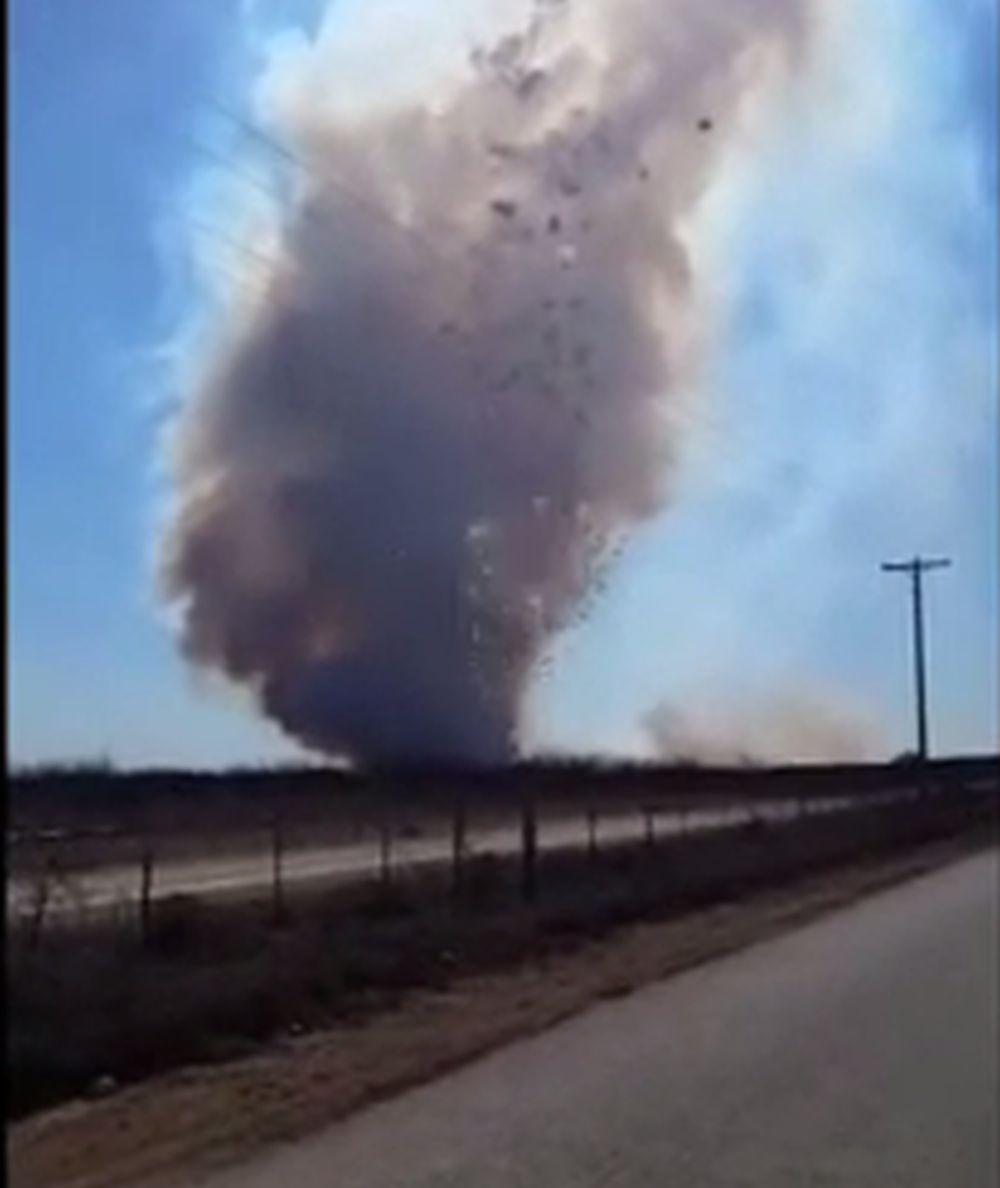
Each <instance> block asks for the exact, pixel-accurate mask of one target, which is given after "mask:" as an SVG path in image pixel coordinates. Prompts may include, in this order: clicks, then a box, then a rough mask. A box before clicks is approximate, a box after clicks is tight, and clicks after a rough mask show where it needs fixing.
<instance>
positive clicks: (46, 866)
mask: <svg viewBox="0 0 1000 1188" xmlns="http://www.w3.org/2000/svg"><path fill="white" fill-rule="evenodd" d="M40 859H41V861H40V863H39V866H40V869H39V872H38V879H37V882H35V884H34V887H33V894H32V899H31V920H30V922H29V925H28V948H29V949H31V950H34V949H37V948H38V946H39V945H40V944H41V941H42V930H43V928H44V927H45V913H46V912H47V910H48V906H49V897H50V895H51V893H52V880H53V876H54V873H55V871H54V860H53V858H52V857H51V855H46V854H45V852H44V843H43V848H42V853H41V854H40Z"/></svg>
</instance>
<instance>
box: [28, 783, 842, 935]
mask: <svg viewBox="0 0 1000 1188" xmlns="http://www.w3.org/2000/svg"><path fill="white" fill-rule="evenodd" d="M849 803H850V802H849V801H847V800H842V799H841V800H835V799H829V800H823V801H817V802H816V803H815V804H814V805H813V811H833V810H834V809H836V808H840V807H844V806H846V805H847V804H849ZM754 811H756V812H759V813H763V814H764V815H765V816H771V817H775V818H777V817H780V816H782V815H788V814H793V813H795V812H797V811H798V809H797V806H796V804H795V802H792V801H785V802H774V803H773V804H767V803H765V804H758V805H757V806H756V807H755V810H754ZM747 812H748V809H747V806H745V805H736V806H731V807H721V808H713V809H703V810H698V811H696V812H695V811H692V812H689V813H686V814H684V816H683V817H682V816H681V815H680V814H678V813H676V812H674V813H667V812H661V813H658V814H657V815H656V820H655V832H656V834H657V835H658V836H666V835H668V834H670V833H674V832H677V831H678V830H682V829H683V830H690V831H692V832H694V831H696V830H703V829H717V828H721V827H723V826H726V825H732V824H733V823H734V822H736V821H739V820H743V819H746V816H747ZM645 828H646V825H645V822H644V820H643V818H642V816H641V814H640V813H638V812H632V813H629V814H628V815H625V816H618V817H610V816H605V817H603V818H602V819H601V820H600V822H599V826H598V838H599V841H600V842H601V843H604V844H608V843H611V842H621V841H628V840H629V839H633V840H634V839H637V838H641V837H642V836H643V835H644V831H645ZM469 843H470V853H474V854H482V853H487V852H488V853H492V854H497V855H506V854H513V853H516V852H517V851H518V850H519V848H520V846H521V834H520V828H519V826H518V825H517V824H511V825H509V826H503V827H497V828H492V829H478V830H474V831H473V832H471V833H470V837H469ZM538 844H539V848H540V849H542V850H549V851H553V850H565V849H580V848H582V847H584V846H585V845H586V844H587V834H586V824H585V819H584V816H583V813H582V812H581V814H580V815H579V817H578V818H575V819H570V820H552V821H547V822H542V823H540V827H539V834H538ZM450 857H451V838H450V837H449V836H447V835H437V836H428V837H424V838H401V837H397V838H395V839H394V840H393V843H392V860H393V864H394V866H396V867H404V866H419V865H427V864H431V865H433V864H439V863H444V862H448V861H450ZM271 863H272V859H271V854H270V851H269V850H268V849H267V848H266V846H262V847H261V849H260V850H259V851H258V852H257V853H256V854H236V855H232V854H218V855H214V856H210V857H203V858H186V859H173V860H171V861H161V862H158V863H157V864H156V866H155V871H154V879H153V885H152V897H153V898H154V899H163V898H165V897H166V896H169V895H180V894H184V895H199V896H206V897H208V896H226V895H234V894H235V895H240V894H242V895H250V894H253V893H254V892H260V891H262V890H266V889H267V888H268V887H269V886H270V883H271V880H272V878H273V873H272V864H271ZM378 869H379V846H378V841H377V840H372V841H368V842H365V843H361V844H348V845H339V846H331V845H327V846H313V847H299V848H296V849H290V850H288V852H287V853H286V854H285V856H284V860H283V863H282V878H283V880H284V882H285V883H286V884H292V883H307V882H313V883H330V884H336V883H338V882H339V883H346V882H352V881H353V882H358V881H360V880H362V879H365V878H371V877H373V876H374V875H375V874H376V873H377V871H378ZM139 885H140V872H139V864H138V862H132V863H130V864H128V865H107V866H98V867H92V868H90V869H84V870H80V871H77V872H75V873H74V875H73V876H72V878H71V879H70V880H68V881H67V882H66V883H65V884H61V883H55V884H54V885H53V887H52V888H51V892H50V896H51V897H50V902H49V905H48V909H47V911H48V914H49V915H50V916H51V915H57V914H79V913H82V912H87V911H100V910H105V909H107V908H110V907H113V906H115V905H116V904H120V903H128V902H135V900H136V899H137V898H138V895H139ZM35 894H36V885H35V884H34V883H33V881H32V880H31V879H30V878H26V877H23V876H19V877H14V878H12V879H11V880H10V881H9V882H8V886H7V910H8V914H9V915H11V916H17V915H20V914H24V913H28V912H30V911H31V904H32V902H33V899H34V896H35Z"/></svg>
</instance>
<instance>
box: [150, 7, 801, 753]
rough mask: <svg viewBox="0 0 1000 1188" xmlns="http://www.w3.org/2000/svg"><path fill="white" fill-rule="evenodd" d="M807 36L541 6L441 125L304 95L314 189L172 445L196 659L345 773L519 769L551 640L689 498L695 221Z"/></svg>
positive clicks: (444, 101)
mask: <svg viewBox="0 0 1000 1188" xmlns="http://www.w3.org/2000/svg"><path fill="white" fill-rule="evenodd" d="M802 18H803V7H802V4H800V3H795V2H793V0H740V2H739V3H733V2H732V0H714V2H713V0H672V2H670V3H666V2H665V0H655V2H654V0H615V2H614V3H611V2H610V0H607V2H605V3H598V2H591V3H582V2H581V3H578V4H575V5H574V4H570V3H568V2H565V3H560V2H558V0H547V2H542V0H538V2H537V3H536V4H535V5H534V6H533V7H532V8H531V9H530V12H529V13H528V14H527V17H526V19H525V22H524V24H523V26H522V27H521V29H520V31H519V32H514V33H511V34H510V35H508V36H505V37H502V38H500V39H499V40H498V41H497V42H496V43H495V44H494V45H492V46H491V47H489V48H486V49H482V50H479V51H477V52H476V53H475V54H473V56H472V58H471V59H470V60H468V61H467V62H465V63H464V65H463V69H462V71H461V72H459V73H456V74H455V75H454V76H452V77H450V78H449V79H448V80H447V83H446V84H445V85H442V86H440V87H439V88H437V89H436V90H434V91H432V92H430V93H428V95H427V96H426V97H425V101H424V102H421V103H419V104H416V103H407V104H406V105H404V106H398V105H397V106H395V107H388V108H387V107H386V106H385V105H384V104H383V105H381V106H379V107H378V108H377V109H372V111H371V112H369V113H367V114H366V113H365V112H360V113H359V112H357V111H353V112H352V113H351V114H350V115H349V116H348V115H345V114H344V113H343V112H339V113H338V111H337V109H336V106H335V105H331V104H330V103H328V102H327V101H325V100H324V99H322V98H321V97H320V89H319V88H311V87H310V86H309V85H305V84H304V85H302V86H300V87H298V88H297V89H296V91H295V94H294V97H293V99H290V100H289V101H288V102H287V103H285V104H284V106H283V109H282V112H283V114H282V118H281V123H280V126H279V129H278V131H277V132H276V133H275V134H276V135H277V136H280V138H281V139H282V141H283V143H284V144H285V146H286V147H287V148H288V149H289V151H290V152H291V153H292V154H294V157H295V159H296V160H297V161H298V162H300V163H301V164H302V166H303V167H304V168H303V169H302V171H301V177H300V182H301V189H300V192H299V194H298V196H297V197H296V199H295V200H294V202H293V203H292V205H291V208H290V210H288V211H287V212H286V213H285V215H284V217H283V220H282V223H281V228H280V236H279V246H278V248H277V251H276V255H275V259H274V263H273V265H272V266H270V267H269V269H268V275H267V279H266V283H265V284H264V287H263V290H262V292H261V293H260V294H259V295H258V297H257V298H256V299H255V300H254V301H252V302H249V303H243V304H241V305H239V306H234V312H233V313H232V314H231V315H230V318H229V321H228V323H227V324H225V325H223V326H221V327H220V329H219V334H218V340H217V344H216V347H215V349H214V352H213V355H212V358H211V360H210V365H208V366H207V367H206V368H205V370H204V375H203V378H202V380H201V381H200V383H199V384H198V386H197V389H196V390H195V391H194V392H193V393H191V394H190V397H189V399H188V400H187V402H186V404H185V407H184V411H183V413H182V415H181V417H180V421H179V424H178V426H177V428H176V435H175V438H174V443H173V454H172V465H173V475H174V480H175V488H174V494H175V500H174V506H173V509H172V512H171V516H170V521H169V524H168V527H167V531H166V533H165V537H164V539H163V541H162V546H161V556H160V572H161V577H162V584H163V588H164V590H165V593H166V596H167V598H168V599H169V600H170V601H171V602H172V603H173V604H174V605H175V606H176V608H177V610H178V612H179V619H180V623H181V637H182V645H183V649H184V651H185V653H186V655H187V656H188V657H189V658H190V659H191V660H192V661H193V662H195V663H196V664H198V665H200V666H206V667H208V668H210V669H213V670H216V671H218V672H221V673H222V674H224V675H226V676H227V677H229V678H230V679H232V680H233V681H235V682H238V683H239V684H241V685H243V686H245V687H247V688H249V689H251V690H252V691H253V692H254V693H255V695H256V697H257V698H258V699H259V703H260V706H261V707H262V709H263V711H264V712H265V713H266V714H268V715H269V716H271V717H272V718H273V719H275V720H276V721H277V722H278V723H279V724H280V725H281V726H282V727H283V728H284V729H285V730H286V731H287V732H288V733H289V734H290V735H292V736H294V737H295V738H296V739H298V740H300V741H301V742H302V743H304V744H306V745H307V746H309V747H311V748H316V749H319V750H322V751H325V752H327V753H331V754H340V755H345V756H349V757H351V758H353V759H357V760H362V761H364V760H393V759H403V758H407V759H410V758H421V757H422V758H430V757H435V758H462V759H471V760H478V761H484V762H494V761H503V760H504V759H506V758H508V757H510V756H511V754H512V753H513V752H514V751H515V750H516V746H517V734H518V717H519V710H520V704H521V698H522V694H523V692H524V689H525V685H526V682H527V681H528V680H529V678H530V675H531V673H532V670H533V666H535V665H536V664H537V662H538V660H539V657H540V654H541V652H542V649H543V646H544V644H545V642H546V640H547V639H549V638H550V636H551V635H552V634H553V633H554V632H555V631H557V630H559V628H560V627H562V626H564V625H565V624H566V623H567V621H568V619H569V618H570V616H571V615H572V614H573V613H574V609H575V608H578V607H579V606H580V604H581V600H582V599H583V597H584V595H585V594H586V592H587V590H588V587H589V585H590V584H591V583H592V581H593V580H594V574H595V572H596V569H597V568H598V567H599V566H600V565H601V564H602V563H603V562H605V561H606V560H607V558H608V556H609V552H610V551H611V549H612V547H613V545H614V542H616V541H617V540H619V539H620V537H621V534H622V533H623V532H624V531H626V530H627V529H628V528H629V527H631V526H633V525H635V524H636V523H637V522H639V521H641V520H642V519H643V518H644V517H647V516H649V515H650V514H651V513H652V512H654V511H655V510H656V509H657V508H658V507H660V506H661V505H662V502H663V500H664V499H665V498H666V497H667V495H668V494H669V478H670V470H671V461H672V458H673V456H674V454H675V451H676V449H677V445H678V434H679V432H680V430H679V428H678V425H679V424H680V422H681V421H682V420H683V417H682V416H680V415H679V409H680V406H679V403H678V402H679V401H680V399H681V392H682V391H683V388H684V384H685V381H686V380H687V379H688V378H689V377H690V374H691V368H692V366H693V363H694V360H695V358H696V356H697V350H696V347H697V339H698V320H697V317H696V316H695V300H694V299H695V288H694V278H693V277H692V275H691V269H690V266H689V259H688V255H687V253H686V250H685V246H684V240H683V227H684V220H685V219H686V218H687V217H689V216H690V215H691V213H692V211H693V209H694V208H695V206H696V204H697V201H698V199H699V197H700V195H701V194H702V193H703V191H704V189H705V187H706V184H707V182H708V180H709V178H710V176H711V171H712V167H713V163H714V162H715V161H716V158H717V157H718V154H719V153H720V152H721V151H722V150H723V148H724V146H725V145H726V143H727V141H728V140H729V139H730V137H731V136H732V135H735V129H736V128H737V127H738V126H739V123H740V113H741V111H742V110H743V105H744V103H745V102H746V101H747V100H748V98H749V97H752V96H753V95H754V94H755V93H757V91H758V90H759V88H760V87H761V86H762V85H763V83H764V82H765V81H766V80H767V79H769V78H770V77H771V76H772V74H773V72H774V71H775V70H776V69H781V68H782V67H783V66H785V65H787V63H788V61H789V60H790V59H791V58H792V57H793V56H794V54H795V52H796V51H797V49H798V48H799V46H800V44H801V39H802V33H803V28H802ZM312 66H313V67H314V68H315V66H316V63H315V62H313V63H312ZM373 69H376V70H377V69H378V63H373ZM250 246H251V247H252V246H253V245H250Z"/></svg>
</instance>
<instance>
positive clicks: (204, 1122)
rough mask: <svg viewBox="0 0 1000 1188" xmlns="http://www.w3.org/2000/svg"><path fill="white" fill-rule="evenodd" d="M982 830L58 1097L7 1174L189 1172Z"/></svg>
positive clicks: (723, 949) (808, 914)
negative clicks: (361, 1013) (127, 1083)
mask: <svg viewBox="0 0 1000 1188" xmlns="http://www.w3.org/2000/svg"><path fill="white" fill-rule="evenodd" d="M990 841H991V839H990V838H989V836H986V837H985V838H984V837H982V836H980V837H979V838H978V839H977V838H965V839H951V840H948V841H943V842H936V843H930V844H926V845H924V846H922V847H920V848H919V849H917V850H914V851H911V852H910V853H908V854H904V855H896V856H893V857H889V858H882V859H868V860H864V861H858V862H854V863H851V864H850V865H845V866H843V867H841V868H840V869H838V870H835V871H828V872H825V873H823V874H817V875H812V876H808V877H804V878H800V879H797V880H795V881H793V882H791V883H788V884H786V885H785V886H783V887H780V888H777V889H774V888H772V889H770V890H767V891H761V892H759V893H756V894H753V895H751V896H749V897H747V898H745V899H742V900H740V901H738V902H730V903H726V904H721V905H719V906H715V907H712V908H707V909H702V910H697V911H693V912H691V913H689V914H687V915H684V916H682V917H679V918H674V919H672V920H668V921H664V922H658V923H643V924H637V925H632V926H628V927H624V928H622V929H621V930H619V931H617V932H616V933H614V934H612V935H610V936H608V937H605V938H603V939H601V940H598V941H593V942H590V943H586V944H584V945H582V946H581V947H579V948H577V949H576V950H574V951H572V952H567V953H561V954H556V955H553V956H550V957H548V958H547V959H545V960H544V961H541V962H534V963H532V964H530V965H524V966H521V967H519V968H516V969H511V970H508V971H505V972H500V973H492V974H489V975H481V976H471V977H467V978H463V979H461V980H459V981H457V982H456V983H455V984H453V985H452V986H451V987H450V988H448V989H447V990H444V991H440V992H433V993H428V992H421V993H415V994H413V995H412V996H410V997H408V998H407V999H406V1000H405V1001H404V1002H403V1003H402V1004H401V1005H400V1006H399V1007H397V1008H396V1009H394V1010H392V1011H390V1012H388V1013H386V1014H383V1015H381V1016H378V1017H377V1018H374V1019H372V1020H370V1021H369V1022H368V1023H366V1024H364V1025H362V1026H358V1025H354V1026H348V1025H344V1026H341V1027H336V1028H332V1029H329V1030H325V1031H323V1032H321V1033H316V1034H312V1035H306V1036H299V1037H295V1038H288V1039H287V1040H285V1041H283V1042H281V1043H278V1044H276V1045H274V1046H272V1047H271V1048H269V1049H268V1050H266V1051H264V1052H262V1053H260V1054H258V1055H256V1056H253V1057H250V1058H247V1059H244V1060H241V1061H237V1062H234V1063H231V1064H225V1065H215V1066H206V1067H193V1068H189V1069H184V1070H180V1071H178V1072H175V1073H172V1074H169V1075H167V1076H165V1077H163V1078H161V1079H159V1080H156V1081H151V1082H147V1083H145V1084H141V1085H138V1086H135V1087H133V1088H128V1089H125V1090H123V1091H121V1092H119V1093H116V1094H113V1095H111V1096H109V1097H106V1098H103V1099H99V1100H93V1101H80V1102H74V1103H71V1104H69V1105H66V1106H63V1107H60V1108H59V1109H56V1110H53V1111H51V1112H49V1113H47V1114H42V1115H37V1116H34V1117H32V1118H29V1119H27V1120H25V1121H23V1122H20V1123H17V1124H15V1125H14V1126H12V1127H11V1128H10V1129H9V1132H8V1168H9V1172H10V1176H11V1183H12V1184H13V1185H15V1188H49V1186H55V1185H60V1186H61V1188H112V1186H114V1188H124V1186H127V1185H138V1184H143V1185H153V1184H157V1185H160V1184H163V1185H167V1184H178V1183H186V1184H190V1183H192V1182H193V1181H195V1180H196V1179H197V1178H198V1177H200V1176H202V1175H204V1174H206V1173H208V1172H210V1171H212V1170H215V1169H217V1168H219V1167H222V1166H225V1165H228V1164H232V1163H237V1162H240V1161H242V1160H243V1159H246V1158H248V1157H250V1156H252V1155H253V1154H254V1153H255V1152H257V1151H258V1150H259V1149H260V1148H262V1147H264V1146H266V1145H268V1144H271V1143H274V1142H280V1141H286V1142H287V1141H291V1140H295V1139H297V1138H301V1137H303V1136H304V1135H306V1134H308V1133H310V1132H312V1131H314V1130H316V1129H318V1128H320V1127H322V1126H324V1125H325V1124H328V1123H330V1122H332V1121H334V1120H336V1119H338V1118H341V1117H343V1116H344V1115H346V1114H348V1113H349V1112H351V1111H352V1110H355V1109H357V1108H358V1107H360V1106H362V1105H364V1104H366V1103H369V1102H372V1101H374V1100H376V1099H379V1098H383V1097H386V1096H389V1095H391V1094H393V1093H396V1092H399V1091H400V1090H402V1089H404V1088H406V1087H409V1086H412V1085H415V1084H417V1083H419V1082H422V1081H426V1080H429V1079H431V1078H433V1077H434V1076H436V1075H439V1074H440V1073H442V1072H444V1071H446V1070H448V1069H451V1068H454V1067H456V1066H458V1065H460V1064H462V1063H464V1062H467V1061H469V1060H471V1059H472V1058H474V1057H476V1056H478V1055H481V1054H483V1053H485V1052H487V1051H488V1050H490V1049H493V1048H496V1047H499V1046H501V1045H503V1044H505V1043H507V1042H509V1041H511V1040H513V1039H515V1038H517V1037H521V1036H526V1035H530V1034H533V1033H536V1032H539V1031H541V1030H543V1029H545V1028H547V1027H549V1026H551V1025H552V1024H553V1023H555V1022H557V1021H559V1020H561V1019H564V1018H566V1017H568V1016H570V1015H572V1014H575V1013H577V1012H579V1011H580V1010H582V1009H584V1008H585V1007H587V1006H588V1005H590V1004H592V1003H594V1002H597V1001H599V1000H601V999H607V998H611V997H615V996H618V995H622V994H627V993H629V992H630V991H632V990H634V989H637V988H638V987H640V986H643V985H645V984H647V983H649V982H653V981H656V980H658V979H661V978H664V977H666V976H668V975H670V974H672V973H675V972H677V971H679V970H682V969H685V968H688V967H690V966H692V965H695V964H698V963H700V962H704V961H706V960H709V959H711V958H713V957H717V956H720V955H723V954H725V953H728V952H732V951H733V950H735V949H738V948H741V947H744V946H746V945H749V944H752V943H754V942H756V941H760V940H763V939H765V938H767V937H769V936H772V935H774V934H776V933H778V932H780V931H782V930H784V929H787V928H789V927H792V926H794V925H798V924H802V923H804V922H806V921H808V920H811V919H813V918H814V917H816V916H818V915H820V914H822V913H824V912H827V911H830V910H832V909H834V908H837V907H840V906H843V905H846V904H848V903H850V902H852V901H853V900H855V899H857V898H859V897H860V896H863V895H866V894H868V893H870V892H872V891H874V890H877V889H878V888H881V887H885V886H887V885H890V884H892V883H895V882H899V881H901V880H904V879H907V878H911V877H913V876H916V875H918V874H921V873H923V872H925V871H929V870H931V869H934V868H936V867H938V866H941V865H943V864H945V863H947V862H949V861H953V860H955V859H956V858H958V857H960V856H962V855H963V854H965V853H967V852H969V851H970V850H971V849H974V848H982V847H983V846H984V845H987V844H990Z"/></svg>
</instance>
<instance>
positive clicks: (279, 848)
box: [271, 806, 286, 924]
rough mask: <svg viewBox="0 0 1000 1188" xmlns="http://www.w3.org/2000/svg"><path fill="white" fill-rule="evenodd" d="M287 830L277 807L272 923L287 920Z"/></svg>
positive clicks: (273, 830)
mask: <svg viewBox="0 0 1000 1188" xmlns="http://www.w3.org/2000/svg"><path fill="white" fill-rule="evenodd" d="M284 859H285V829H284V819H283V818H282V814H281V809H280V808H279V807H277V806H276V807H275V809H274V812H273V814H272V816H271V923H272V924H281V923H282V922H283V921H284V919H285V909H286V903H285V877H284V876H285V871H284Z"/></svg>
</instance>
